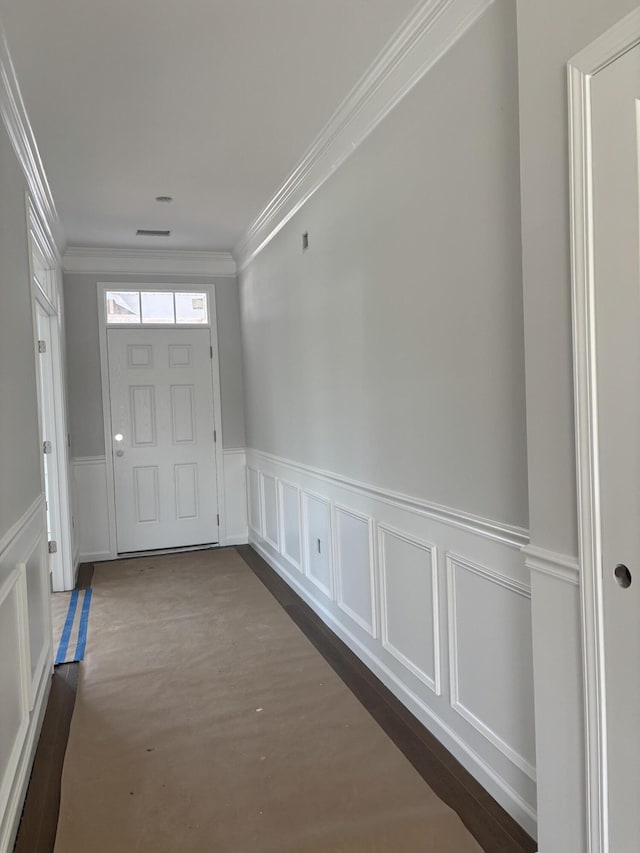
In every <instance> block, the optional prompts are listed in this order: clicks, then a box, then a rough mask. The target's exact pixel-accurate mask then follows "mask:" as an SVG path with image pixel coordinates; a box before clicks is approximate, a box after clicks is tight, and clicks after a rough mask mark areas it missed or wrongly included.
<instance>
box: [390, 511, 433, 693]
mask: <svg viewBox="0 0 640 853" xmlns="http://www.w3.org/2000/svg"><path fill="white" fill-rule="evenodd" d="M378 553H379V561H380V584H381V591H380V605H381V616H382V645H383V647H384V648H385V649H386V650H387V651H388V652H389V653H390V654H391V655H393V657H395V658H396V660H398V661H400V663H401V664H402V665H403V666H404V667H406V668H407V669H408V670H409V672H411V673H412V674H413V675H415V676H416V677H417V678H419V679H420V680H421V681H422V682H424V683H425V684H426V685H427V686H428V687H430V688H431V690H433V691H434V693H436V694H438V695H440V637H439V619H438V604H439V602H438V566H437V557H436V550H435V548H434V546H432V545H429V544H427V543H426V542H422V541H420V540H418V539H415V538H413V537H411V536H409V535H407V534H406V533H402V532H400V531H399V530H395V529H393V528H391V527H387V526H386V525H382V524H379V525H378Z"/></svg>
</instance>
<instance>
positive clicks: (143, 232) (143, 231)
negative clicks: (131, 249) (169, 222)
mask: <svg viewBox="0 0 640 853" xmlns="http://www.w3.org/2000/svg"><path fill="white" fill-rule="evenodd" d="M170 235H171V231H158V230H156V229H154V228H138V230H137V231H136V237H169V236H170Z"/></svg>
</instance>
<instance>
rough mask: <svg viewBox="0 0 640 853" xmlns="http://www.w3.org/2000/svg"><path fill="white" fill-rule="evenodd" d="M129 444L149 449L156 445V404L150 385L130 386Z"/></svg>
mask: <svg viewBox="0 0 640 853" xmlns="http://www.w3.org/2000/svg"><path fill="white" fill-rule="evenodd" d="M129 400H130V404H131V432H132V435H131V439H132V441H131V443H132V444H133V445H134V446H135V447H149V446H153V445H155V443H156V402H155V393H154V389H153V386H152V385H131V386H130V387H129Z"/></svg>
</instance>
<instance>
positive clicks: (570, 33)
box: [518, 0, 637, 555]
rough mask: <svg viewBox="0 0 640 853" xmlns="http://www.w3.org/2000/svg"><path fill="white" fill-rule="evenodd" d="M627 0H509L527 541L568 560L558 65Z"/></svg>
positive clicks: (563, 130)
mask: <svg viewBox="0 0 640 853" xmlns="http://www.w3.org/2000/svg"><path fill="white" fill-rule="evenodd" d="M636 6H637V2H636V0H590V2H589V3H585V2H584V0H562V2H561V3H558V2H554V0H518V55H519V63H518V65H519V68H518V71H519V81H520V82H519V86H520V148H521V180H522V234H523V241H522V252H523V277H524V306H525V331H526V357H527V368H526V369H527V430H528V450H529V485H530V488H529V501H530V512H531V540H532V542H533V543H535V544H536V545H540V546H542V547H544V548H548V549H549V550H552V551H559V552H560V553H565V554H573V555H575V554H577V553H578V544H577V523H576V489H575V479H576V478H575V444H574V424H573V378H572V371H573V368H572V355H571V274H570V241H569V154H568V151H569V142H568V122H567V72H566V65H567V62H568V60H570V59H571V57H572V56H574V55H575V54H576V53H577V52H578V51H579V50H581V49H582V48H583V47H586V46H587V45H588V44H589V43H590V42H592V41H593V40H594V39H595V38H597V36H599V35H601V34H602V33H603V32H604V31H605V30H606V29H608V28H609V27H610V26H612V25H613V24H614V23H616V21H618V20H619V19H620V18H622V17H623V16H624V15H625V14H627V13H628V12H630V11H631V10H632V9H634V8H636Z"/></svg>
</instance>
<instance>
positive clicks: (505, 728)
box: [447, 554, 535, 780]
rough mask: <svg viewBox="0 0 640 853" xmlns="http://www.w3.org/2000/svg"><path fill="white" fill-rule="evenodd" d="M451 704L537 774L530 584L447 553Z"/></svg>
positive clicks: (509, 755)
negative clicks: (527, 586) (528, 585)
mask: <svg viewBox="0 0 640 853" xmlns="http://www.w3.org/2000/svg"><path fill="white" fill-rule="evenodd" d="M447 584H448V604H449V608H448V609H449V656H450V662H449V672H450V682H451V683H450V688H451V707H452V708H454V710H456V711H457V712H458V713H459V714H460V715H461V716H462V717H463V718H464V719H465V720H466V721H467V722H468V723H470V724H471V725H472V726H473V727H474V728H475V729H476V730H477V731H479V732H480V733H481V734H482V735H484V737H485V738H487V740H488V741H490V743H492V744H493V745H494V746H495V747H496V748H497V749H499V750H500V752H502V753H503V754H504V755H505V756H507V758H509V760H510V761H512V762H513V763H514V764H515V765H516V766H517V767H519V768H520V770H522V771H523V772H524V773H525V774H526V775H527V776H529V778H530V779H532V780H535V739H534V710H533V653H532V646H531V604H530V597H531V594H530V591H529V590H528V589H527V588H526V587H524V586H523V585H522V584H520V583H517V582H516V581H514V580H512V579H510V578H507V577H505V576H503V575H501V574H499V573H497V572H494V571H492V570H491V569H488V568H485V567H484V566H480V565H476V564H474V563H472V562H470V561H469V560H466V559H463V558H462V557H457V556H453V555H451V554H449V555H447Z"/></svg>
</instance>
